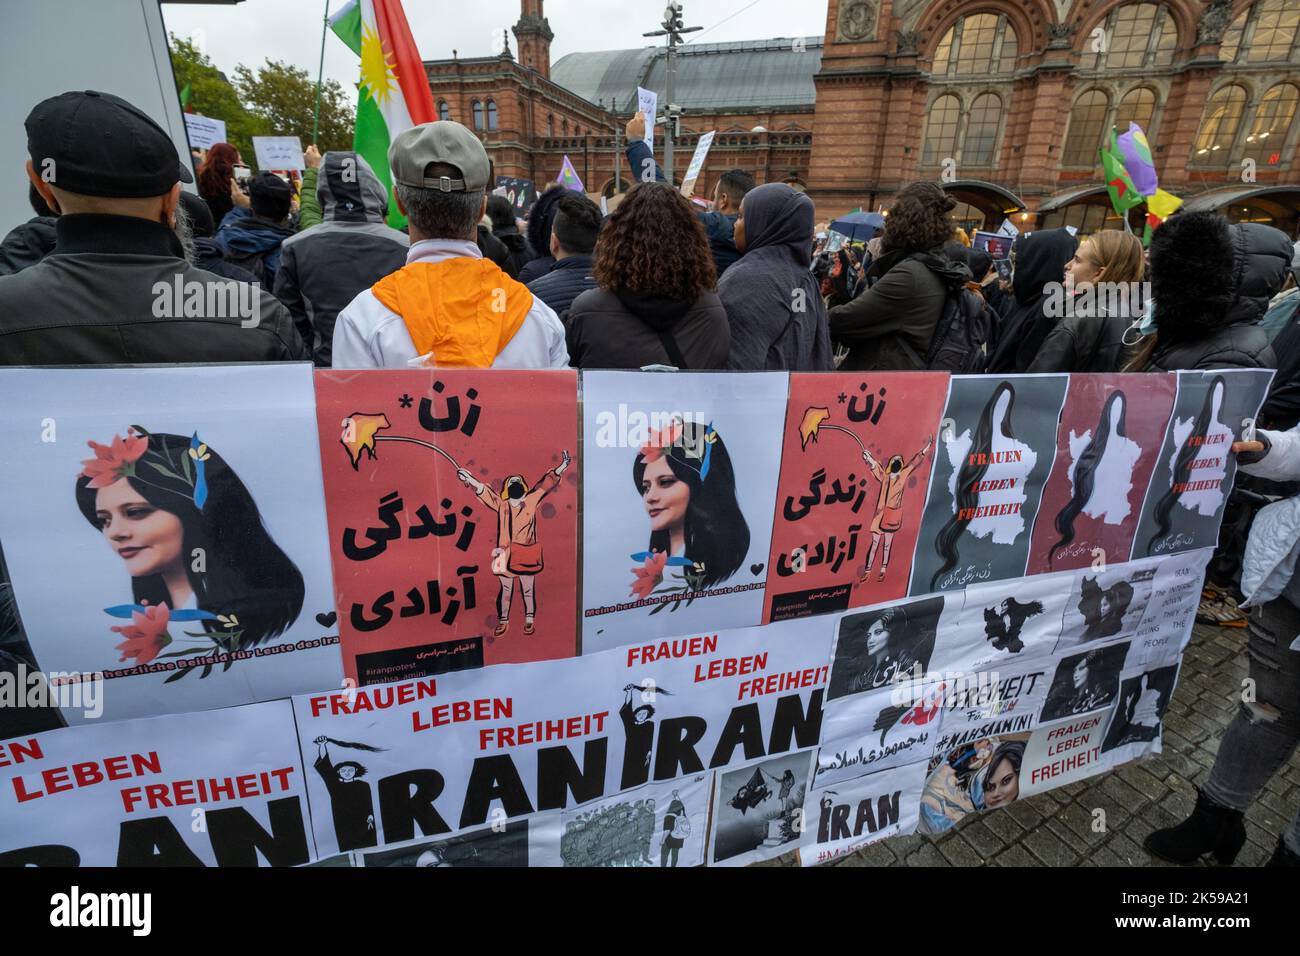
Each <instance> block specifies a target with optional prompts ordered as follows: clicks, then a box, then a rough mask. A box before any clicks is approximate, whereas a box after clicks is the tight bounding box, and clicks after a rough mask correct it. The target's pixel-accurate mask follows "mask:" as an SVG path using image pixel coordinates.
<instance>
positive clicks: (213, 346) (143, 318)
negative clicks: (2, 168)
mask: <svg viewBox="0 0 1300 956" xmlns="http://www.w3.org/2000/svg"><path fill="white" fill-rule="evenodd" d="M26 127H27V145H28V152H29V154H30V156H31V159H30V160H29V161H28V163H27V175H28V178H30V179H31V181H32V183H33V185H34V186H35V187H36V189H37V191H38V192H39V193H40V194H41V197H42V198H43V199H44V200H45V202H46V203H47V204H48V205H49V207H50V208H51V209H52V210H54V211H55V212H57V213H58V214H59V219H58V224H57V227H56V229H57V241H56V245H55V248H54V251H53V253H51V254H50V255H49V256H47V257H46V258H45V259H44V260H42V261H41V262H39V263H37V264H36V265H34V266H31V267H30V268H28V269H24V270H23V271H22V272H20V273H18V274H17V275H12V276H6V277H3V278H0V316H2V317H3V318H2V320H0V365H99V364H119V363H120V364H132V363H151V362H265V361H277V360H290V359H306V358H307V357H308V355H307V351H306V348H305V347H304V345H303V342H302V339H301V337H300V336H299V335H298V333H297V330H296V329H295V328H294V326H293V322H292V320H291V319H290V317H289V314H288V312H287V311H286V310H285V308H284V307H283V306H282V305H280V304H279V303H278V302H276V301H275V299H274V298H273V297H271V296H269V295H263V294H261V291H260V290H259V289H257V288H256V287H249V286H247V285H246V284H244V283H239V282H226V281H223V280H221V279H220V278H218V277H216V276H214V275H212V274H211V273H209V272H204V271H203V270H201V269H197V268H195V267H194V266H192V265H191V264H190V263H188V262H187V261H186V260H185V258H184V249H183V247H182V245H181V242H180V240H179V238H178V237H177V235H176V232H175V231H174V230H175V225H176V215H177V213H176V207H177V204H178V202H179V199H180V192H181V183H182V182H187V183H188V182H192V181H193V178H192V177H191V175H190V173H189V170H188V169H186V168H185V167H184V166H183V165H182V164H181V161H180V157H179V156H178V155H177V153H176V148H175V146H173V145H172V141H171V139H170V138H169V137H168V136H167V134H166V133H164V132H163V131H162V129H160V128H159V127H158V125H157V124H156V123H155V122H154V121H153V120H151V119H150V118H149V117H148V116H146V115H145V114H144V113H142V112H141V111H140V110H138V109H136V108H135V107H134V106H132V105H131V104H130V103H127V102H126V101H125V100H122V99H120V98H118V97H116V96H112V95H110V94H108V93H98V92H95V91H91V90H87V91H85V92H69V93H64V94H62V95H60V96H55V97H52V98H50V99H48V100H45V101H43V102H41V103H39V104H37V106H36V108H35V109H33V110H32V112H31V114H30V115H29V116H28V117H27V122H26Z"/></svg>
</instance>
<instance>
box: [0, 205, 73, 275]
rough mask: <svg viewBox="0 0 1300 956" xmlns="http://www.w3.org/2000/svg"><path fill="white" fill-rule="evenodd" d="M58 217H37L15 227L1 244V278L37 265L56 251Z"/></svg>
mask: <svg viewBox="0 0 1300 956" xmlns="http://www.w3.org/2000/svg"><path fill="white" fill-rule="evenodd" d="M58 221H59V217H58V216H36V217H35V218H33V219H28V220H27V221H26V222H25V223H23V224H22V225H21V226H14V228H13V229H11V230H9V235H7V236H5V237H4V241H3V242H0V276H11V275H13V274H14V273H15V272H21V271H22V270H24V269H26V268H27V267H28V266H31V265H35V264H36V263H38V262H40V261H41V260H42V259H44V258H45V257H46V256H48V255H49V254H50V253H51V252H52V251H53V250H54V240H55V232H54V226H55V224H56V223H57V222H58Z"/></svg>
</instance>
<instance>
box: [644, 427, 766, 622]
mask: <svg viewBox="0 0 1300 956" xmlns="http://www.w3.org/2000/svg"><path fill="white" fill-rule="evenodd" d="M632 481H633V483H634V485H635V486H636V489H637V492H638V493H639V494H640V496H641V501H642V505H643V507H644V508H645V512H646V516H647V517H648V519H649V523H650V540H649V546H648V547H647V548H646V549H644V550H640V551H635V552H633V553H632V554H631V558H632V560H633V561H636V562H639V566H638V567H634V568H633V569H632V573H633V579H632V583H631V593H632V594H633V595H634V596H635V597H638V598H641V599H645V598H649V597H653V596H664V597H670V596H671V597H672V599H671V600H663V601H660V602H659V603H657V604H656V605H655V606H654V607H653V608H652V609H651V611H650V613H651V614H657V613H659V612H660V611H662V610H663V609H664V607H665V606H667V607H668V608H669V609H670V610H672V611H675V610H677V608H678V607H681V606H690V604H691V602H692V601H694V599H695V597H696V596H697V595H698V593H699V592H700V591H704V590H707V589H708V588H711V587H715V586H717V585H719V584H721V583H722V582H724V581H726V580H727V579H728V578H730V577H731V576H732V575H734V574H735V573H736V571H737V570H739V568H740V567H741V565H742V564H743V563H744V559H745V554H746V552H747V551H748V550H749V526H748V524H747V523H746V522H745V517H744V515H743V514H742V513H741V511H740V504H739V502H738V501H737V499H736V474H735V471H734V467H733V464H732V461H731V456H730V454H729V453H728V451H727V447H726V444H725V443H724V442H723V440H722V437H721V436H720V435H719V434H718V431H717V429H716V428H714V426H713V423H712V422H710V423H709V424H707V425H704V424H700V423H698V422H693V421H687V420H685V419H683V418H681V417H680V416H674V418H673V419H672V421H670V422H669V423H668V424H667V425H666V426H664V427H663V428H660V429H652V430H651V431H650V433H649V435H648V437H647V439H646V441H645V443H644V444H643V445H642V446H641V447H640V449H639V450H638V451H637V454H636V457H635V458H634V459H633V462H632ZM683 599H684V601H683Z"/></svg>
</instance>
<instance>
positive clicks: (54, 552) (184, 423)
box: [0, 364, 342, 737]
mask: <svg viewBox="0 0 1300 956" xmlns="http://www.w3.org/2000/svg"><path fill="white" fill-rule="evenodd" d="M313 404H314V400H313V394H312V384H311V367H310V366H309V365H306V364H300V365H241V366H218V365H209V366H197V367H191V368H94V369H88V368H81V369H45V368H42V369H4V370H0V441H2V442H3V444H4V447H5V448H6V449H9V450H10V459H9V460H10V462H11V466H10V467H9V468H6V469H4V470H3V472H0V501H4V502H8V503H10V505H9V506H8V507H4V508H0V542H2V543H3V548H4V555H5V560H6V563H7V565H8V568H9V573H10V575H11V577H12V581H13V591H14V596H15V598H16V599H17V603H18V611H19V614H20V615H21V618H22V623H23V628H24V630H25V632H26V641H25V644H26V645H27V646H26V647H25V648H23V649H20V651H19V654H18V656H19V657H21V658H24V659H25V666H28V667H30V668H31V670H33V671H36V670H39V671H41V672H43V673H44V674H45V675H46V676H47V678H48V679H49V681H50V683H51V690H52V691H54V692H57V695H58V696H59V697H60V699H61V701H62V703H63V706H61V707H58V708H51V710H50V712H49V716H50V717H51V718H52V719H53V723H52V724H51V726H57V725H58V724H60V723H62V722H67V723H81V722H82V721H86V720H98V719H103V720H125V719H130V718H135V717H145V716H153V715H155V714H165V713H180V712H186V711H196V710H208V709H212V708H218V707H231V706H234V705H237V704H246V703H252V702H254V701H260V700H270V699H273V698H277V697H284V696H286V695H289V694H293V693H298V692H302V691H306V690H308V689H310V688H313V687H335V686H338V683H339V681H340V680H341V679H342V674H341V672H340V668H339V653H338V638H337V636H336V634H337V632H336V630H335V628H334V621H333V612H334V602H333V593H332V591H333V587H332V582H331V576H330V563H329V550H328V544H327V536H326V527H325V507H324V496H323V492H322V489H321V478H320V452H319V449H318V447H317V443H316V432H315V428H314V427H313V424H314V420H315V413H314V410H313ZM19 502H21V506H15V503H19ZM96 675H98V677H96ZM71 691H79V692H81V693H79V694H74V693H70V692H71ZM92 691H102V693H98V694H97V698H98V700H97V703H95V704H94V706H89V707H88V706H86V704H88V703H90V702H89V701H87V699H86V697H87V695H88V694H91V693H92ZM76 697H80V702H79V704H80V705H78V701H77V700H75V699H74V698H76ZM22 710H23V709H22V708H4V709H3V711H0V737H2V736H8V735H9V732H10V731H12V730H13V728H12V727H7V725H8V724H9V718H10V717H11V716H12V717H19V716H21V711H22Z"/></svg>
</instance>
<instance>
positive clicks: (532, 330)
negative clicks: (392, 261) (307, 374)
mask: <svg viewBox="0 0 1300 956" xmlns="http://www.w3.org/2000/svg"><path fill="white" fill-rule="evenodd" d="M456 257H468V258H472V259H481V258H482V257H483V256H482V253H480V252H479V248H478V245H477V244H476V243H474V242H471V241H469V240H468V239H424V240H421V241H420V242H417V243H414V244H412V246H411V249H410V251H409V252H408V253H407V255H406V263H407V265H410V264H411V263H414V262H441V261H442V260H444V259H452V258H456ZM417 357H418V356H417V355H416V351H415V343H414V342H412V341H411V334H410V332H408V331H407V329H406V323H405V322H404V321H402V317H401V316H400V315H398V314H397V313H396V312H393V311H391V310H390V309H388V308H387V307H385V306H384V305H383V304H381V303H380V301H379V300H378V299H377V298H375V295H374V293H373V292H371V290H370V289H364V290H362V291H361V292H359V293H357V296H356V298H355V299H353V300H352V301H351V302H350V303H348V305H347V306H346V307H345V308H344V309H343V311H342V312H340V313H339V317H338V321H337V322H336V323H335V325H334V348H333V363H332V364H333V367H334V368H407V367H409V363H410V361H411V359H414V358H417ZM436 362H437V356H434V364H436ZM568 367H569V350H568V348H566V347H565V344H564V325H563V324H562V323H561V322H560V319H559V317H558V316H556V314H555V313H554V312H553V311H552V310H551V308H550V306H548V305H547V304H546V303H545V302H543V301H542V300H541V299H539V298H537V297H536V296H533V305H532V308H531V309H529V310H528V314H527V316H526V317H525V318H524V323H523V325H521V326H520V327H519V330H518V331H517V332H515V334H514V337H513V338H511V339H510V342H509V343H508V344H507V345H506V347H505V348H503V349H502V350H501V351H500V353H499V354H498V355H497V357H496V359H495V360H494V361H493V362H492V368H568Z"/></svg>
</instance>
